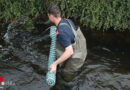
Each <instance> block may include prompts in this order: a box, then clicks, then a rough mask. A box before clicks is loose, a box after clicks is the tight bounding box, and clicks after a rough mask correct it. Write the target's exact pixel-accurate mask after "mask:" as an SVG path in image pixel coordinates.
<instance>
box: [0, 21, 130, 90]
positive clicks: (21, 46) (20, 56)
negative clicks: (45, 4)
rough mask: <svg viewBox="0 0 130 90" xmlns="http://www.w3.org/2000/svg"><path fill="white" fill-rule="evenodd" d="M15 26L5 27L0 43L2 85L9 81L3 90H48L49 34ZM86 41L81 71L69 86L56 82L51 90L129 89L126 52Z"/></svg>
mask: <svg viewBox="0 0 130 90" xmlns="http://www.w3.org/2000/svg"><path fill="white" fill-rule="evenodd" d="M14 24H16V23H11V24H10V25H9V26H8V30H7V33H6V35H5V38H4V40H5V41H4V42H3V40H1V42H0V55H1V56H2V58H0V75H1V76H3V77H4V82H12V84H11V83H10V84H9V83H8V85H5V86H4V88H3V90H50V87H49V86H48V85H47V84H46V83H45V74H46V71H47V60H48V54H49V48H50V39H49V38H48V34H45V33H44V32H43V28H46V27H44V25H37V26H38V28H36V30H34V31H32V32H31V33H30V32H28V31H24V32H22V31H20V30H19V29H17V28H13V26H14ZM39 27H40V29H39ZM2 37H3V36H2ZM86 37H87V36H86ZM87 39H88V40H87V44H88V56H87V59H86V61H85V63H84V65H83V67H82V68H81V70H79V72H78V74H77V76H76V77H75V78H74V80H73V81H72V82H70V83H68V84H69V85H70V86H69V85H68V86H67V85H63V86H61V85H58V83H56V86H57V87H58V88H55V87H53V90H129V89H130V67H129V66H130V56H129V55H128V52H123V51H120V52H115V51H114V50H112V48H111V49H110V48H108V47H106V46H101V45H98V44H97V43H95V45H94V44H93V45H92V46H91V43H92V42H93V40H89V39H90V38H89V37H87ZM5 42H6V43H8V44H6V43H5ZM118 49H120V48H118ZM59 80H60V79H58V80H57V81H59ZM0 90H1V88H0Z"/></svg>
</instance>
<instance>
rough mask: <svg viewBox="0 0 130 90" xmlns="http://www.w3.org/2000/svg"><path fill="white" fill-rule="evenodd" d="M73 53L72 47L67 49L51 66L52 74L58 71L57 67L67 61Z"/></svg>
mask: <svg viewBox="0 0 130 90" xmlns="http://www.w3.org/2000/svg"><path fill="white" fill-rule="evenodd" d="M73 53H74V52H73V47H72V45H69V46H68V47H66V48H65V51H64V53H63V54H62V55H61V56H60V57H59V58H58V59H57V60H56V61H55V62H54V63H53V64H52V65H51V66H50V73H53V72H54V71H55V70H56V69H57V65H58V64H60V63H62V62H64V61H65V60H67V59H68V58H69V57H70V56H71V55H73Z"/></svg>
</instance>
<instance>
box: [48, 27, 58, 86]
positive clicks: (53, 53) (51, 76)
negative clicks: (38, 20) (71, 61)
mask: <svg viewBox="0 0 130 90" xmlns="http://www.w3.org/2000/svg"><path fill="white" fill-rule="evenodd" d="M55 29H56V26H51V27H50V37H51V46H50V53H49V60H48V72H47V74H46V83H47V84H48V85H49V86H54V85H55V83H56V71H55V72H53V73H50V65H51V64H52V63H53V62H54V61H55V60H56V30H55Z"/></svg>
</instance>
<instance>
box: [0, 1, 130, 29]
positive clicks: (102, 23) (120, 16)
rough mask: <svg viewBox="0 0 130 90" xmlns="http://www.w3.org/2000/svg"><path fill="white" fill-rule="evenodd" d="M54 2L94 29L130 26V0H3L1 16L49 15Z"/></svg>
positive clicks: (0, 4) (63, 10) (5, 18)
mask: <svg viewBox="0 0 130 90" xmlns="http://www.w3.org/2000/svg"><path fill="white" fill-rule="evenodd" d="M48 1H50V2H48ZM51 3H55V4H58V5H59V6H60V8H61V10H62V16H63V17H66V18H73V19H75V20H76V21H77V22H80V24H81V25H83V26H85V27H87V28H90V29H92V30H108V29H109V28H113V29H114V30H120V31H124V30H130V29H129V26H130V0H0V19H3V18H4V20H6V21H8V20H12V19H13V18H16V17H21V16H22V15H24V16H28V17H31V18H37V17H40V16H43V15H44V16H46V8H47V5H49V4H51Z"/></svg>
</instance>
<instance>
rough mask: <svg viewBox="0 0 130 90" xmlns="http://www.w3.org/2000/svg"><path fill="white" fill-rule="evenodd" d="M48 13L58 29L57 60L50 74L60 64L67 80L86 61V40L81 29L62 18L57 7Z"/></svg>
mask: <svg viewBox="0 0 130 90" xmlns="http://www.w3.org/2000/svg"><path fill="white" fill-rule="evenodd" d="M47 13H48V17H49V20H50V21H51V22H53V23H54V24H55V25H56V27H57V30H56V33H57V44H56V51H57V60H56V61H55V62H54V63H53V64H52V65H51V66H50V72H51V73H52V72H54V71H55V70H56V69H57V65H59V64H60V65H61V67H62V68H63V69H62V74H64V75H63V76H66V75H67V77H65V79H66V80H67V79H68V78H69V77H68V75H70V76H71V75H72V74H73V73H74V72H76V71H77V70H78V69H79V68H80V67H81V66H82V65H83V63H84V61H85V58H86V55H87V49H86V39H85V38H84V36H83V34H82V32H81V31H80V28H78V29H77V28H76V26H75V25H74V23H73V22H72V21H71V20H70V19H63V18H61V11H60V9H59V7H58V6H57V5H51V6H49V7H48V12H47ZM69 79H70V78H69Z"/></svg>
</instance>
